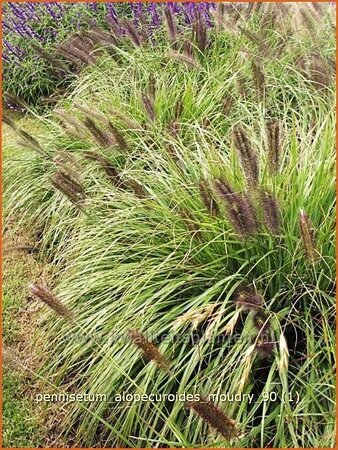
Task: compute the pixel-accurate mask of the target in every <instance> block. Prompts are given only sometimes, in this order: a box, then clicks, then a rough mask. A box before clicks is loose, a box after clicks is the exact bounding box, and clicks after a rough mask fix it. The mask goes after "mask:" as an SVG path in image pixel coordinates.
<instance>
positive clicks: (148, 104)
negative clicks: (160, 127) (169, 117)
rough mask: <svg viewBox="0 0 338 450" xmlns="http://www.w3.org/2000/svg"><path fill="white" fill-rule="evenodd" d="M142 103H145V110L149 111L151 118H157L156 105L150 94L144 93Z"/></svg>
mask: <svg viewBox="0 0 338 450" xmlns="http://www.w3.org/2000/svg"><path fill="white" fill-rule="evenodd" d="M142 103H143V107H144V110H145V112H146V113H147V115H148V117H149V119H150V120H152V121H154V120H155V118H156V116H155V106H154V102H153V101H152V99H151V98H150V97H149V95H146V94H143V95H142Z"/></svg>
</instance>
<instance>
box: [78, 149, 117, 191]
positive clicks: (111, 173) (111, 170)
mask: <svg viewBox="0 0 338 450" xmlns="http://www.w3.org/2000/svg"><path fill="white" fill-rule="evenodd" d="M84 156H85V157H86V158H88V159H90V160H92V161H96V162H97V163H98V164H99V165H100V166H101V167H102V169H103V170H104V171H105V172H106V174H107V176H108V178H109V179H110V181H111V182H112V184H113V185H114V186H116V187H124V184H123V181H122V179H121V176H120V174H119V172H118V171H117V169H115V167H113V165H112V163H111V162H110V160H109V159H108V158H106V157H105V156H103V155H100V154H98V153H96V152H85V153H84Z"/></svg>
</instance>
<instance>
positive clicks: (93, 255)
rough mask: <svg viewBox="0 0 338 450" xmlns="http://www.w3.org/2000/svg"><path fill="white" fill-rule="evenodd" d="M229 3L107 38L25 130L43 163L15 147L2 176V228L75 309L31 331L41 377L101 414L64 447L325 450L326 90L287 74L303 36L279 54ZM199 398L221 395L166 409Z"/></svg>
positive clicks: (329, 325) (293, 71) (330, 275)
mask: <svg viewBox="0 0 338 450" xmlns="http://www.w3.org/2000/svg"><path fill="white" fill-rule="evenodd" d="M201 5H202V4H201ZM228 6H229V8H228ZM237 6H239V5H236V8H235V9H234V5H223V7H224V8H223V9H220V8H218V11H219V12H222V16H221V17H218V16H217V15H216V16H215V20H218V24H217V26H209V25H210V24H209V23H208V20H204V19H203V20H202V19H201V18H200V17H198V18H197V21H196V22H194V18H191V20H190V19H189V20H187V21H188V22H189V23H188V24H186V23H185V21H182V20H180V19H179V18H178V17H177V15H175V19H176V20H175V22H174V23H171V20H172V19H173V18H172V17H171V14H172V12H173V9H170V12H167V13H166V14H163V17H162V18H161V21H162V22H163V21H164V22H163V26H160V27H158V28H157V29H156V31H153V30H152V31H153V34H152V35H151V36H152V37H153V40H151V39H150V38H149V39H148V40H147V39H146V38H145V41H144V40H143V39H144V37H143V35H142V43H141V44H142V45H137V44H135V43H133V42H131V41H132V37H131V36H130V33H129V34H123V33H120V35H119V38H118V40H119V45H118V46H116V53H117V55H118V58H116V57H114V56H113V55H111V53H110V51H109V49H104V47H105V45H101V46H100V44H99V43H98V42H97V39H96V43H95V48H96V50H98V54H97V56H96V58H95V62H93V63H92V64H90V65H88V66H86V67H83V68H82V69H81V72H79V76H78V79H77V80H76V82H74V84H73V88H72V93H71V95H70V96H66V97H65V98H64V99H63V100H62V101H60V103H59V104H58V105H57V107H56V109H55V110H54V111H53V112H50V113H49V114H48V116H46V117H41V118H39V120H38V122H37V123H38V126H39V128H38V129H37V130H36V134H34V138H35V139H36V140H37V141H38V143H39V144H40V146H41V147H42V149H43V150H44V151H45V152H47V154H48V155H49V157H48V158H46V157H44V156H43V155H42V154H40V153H38V152H36V151H34V150H33V148H26V147H25V148H22V147H20V146H19V145H18V144H17V143H16V142H15V144H11V148H12V149H13V147H14V150H12V151H15V152H16V155H17V154H20V158H16V157H12V158H9V160H7V161H5V171H4V175H5V183H4V189H5V195H4V206H5V211H6V216H5V223H7V221H9V220H11V219H12V218H19V220H20V221H21V223H23V224H25V226H30V227H32V229H33V230H34V231H37V228H36V227H37V226H38V227H39V231H40V235H39V243H40V252H41V255H44V256H48V257H49V258H50V259H51V261H52V262H53V263H54V267H55V270H54V271H53V276H54V279H53V286H56V287H57V292H58V297H59V298H60V299H62V303H64V304H65V305H67V307H68V308H69V309H70V310H71V311H76V323H75V322H74V325H73V324H72V327H70V326H69V324H67V322H66V321H64V320H62V317H60V318H57V319H55V317H53V318H52V319H47V325H46V328H47V332H48V336H50V342H49V343H48V345H49V346H50V347H49V348H50V352H49V353H48V357H47V359H46V361H45V364H44V366H43V367H42V368H41V374H42V375H43V376H45V377H47V378H49V377H52V378H53V383H54V384H56V385H58V386H62V385H63V384H64V383H67V382H69V380H71V382H72V387H73V388H74V390H76V391H79V392H86V393H100V394H105V395H106V396H107V398H108V399H109V401H107V402H99V403H98V402H89V401H88V402H83V403H81V405H79V403H76V402H74V403H72V404H69V405H67V407H66V412H65V418H64V422H63V423H64V425H65V429H66V430H69V433H72V435H74V434H76V437H77V439H78V441H79V442H81V445H83V446H84V447H92V446H102V445H103V446H107V447H110V448H112V447H129V448H130V447H143V448H150V447H154V446H159V447H161V446H162V447H171V448H173V447H177V448H182V447H185V448H191V447H196V446H199V447H204V448H205V447H220V448H224V447H229V445H231V446H234V447H236V448H255V447H257V448H264V447H273V448H278V447H294V448H297V447H307V448H309V447H312V448H327V447H332V446H334V436H335V433H334V431H335V429H334V426H335V424H334V416H333V409H334V400H335V396H334V372H333V370H332V367H333V365H334V358H335V351H334V345H335V333H334V327H335V296H334V289H335V245H334V242H335V233H334V230H335V209H334V208H335V154H334V143H335V113H334V85H333V84H332V81H329V80H328V84H327V88H326V89H325V94H324V93H323V91H321V90H318V89H317V88H316V87H315V86H314V85H313V83H310V82H309V81H308V80H307V79H306V77H305V76H304V75H303V74H302V73H300V72H299V70H298V68H297V67H296V66H295V64H294V61H295V59H296V58H297V57H299V53H302V54H304V55H309V54H311V52H312V46H313V38H312V36H310V35H309V33H308V32H302V33H300V34H298V33H297V31H295V30H293V33H292V37H291V38H290V39H289V40H287V36H286V34H287V32H286V30H287V31H289V30H290V29H292V17H291V16H290V15H289V14H287V13H285V14H284V15H283V14H282V13H281V12H280V11H279V10H278V20H275V21H274V20H269V21H267V18H266V16H265V14H266V7H265V5H262V6H261V8H260V9H257V8H254V9H252V10H251V12H250V13H248V10H247V9H246V6H245V5H241V7H240V8H239V7H238V9H237ZM200 7H201V8H202V6H200ZM171 8H173V7H171ZM205 8H206V6H205ZM276 8H277V6H276ZM290 8H291V6H290ZM287 10H288V11H289V7H287ZM186 11H188V12H189V11H190V10H189V9H188V6H187V10H186ZM276 11H277V10H276V9H274V5H269V14H270V13H276V14H277V12H276ZM188 12H187V14H188ZM153 14H155V13H153ZM189 14H190V13H189ZM169 16H170V17H169ZM189 17H190V16H189ZM194 17H195V16H194ZM208 17H209V15H208ZM263 19H265V23H269V26H268V27H267V28H264V29H262V27H261V25H260V24H261V23H262V22H263ZM270 19H271V17H270ZM173 20H174V19H173ZM210 20H211V19H210ZM142 21H143V20H142V17H141V15H139V16H138V22H137V23H134V24H133V26H134V27H135V28H136V31H137V33H138V36H141V31H142V30H144V26H143V24H142ZM113 22H114V25H112V27H111V28H114V31H111V32H112V33H113V34H114V38H115V39H117V36H116V33H118V30H119V29H120V28H123V22H121V21H119V20H115V19H114V21H113ZM202 22H203V23H202ZM228 23H230V25H231V26H226V25H227V24H228ZM319 23H320V25H318V27H321V33H319V34H318V41H317V42H316V46H317V47H318V48H320V49H321V51H322V52H323V54H325V55H326V57H329V58H330V57H332V55H333V53H334V37H333V36H332V28H330V24H329V23H327V22H326V21H321V22H319ZM137 24H138V25H137ZM211 25H213V23H211ZM173 27H174V28H173ZM239 27H240V28H239ZM284 27H285V30H284ZM242 29H244V30H245V32H243V31H242ZM134 31H135V30H134V29H133V32H134ZM105 32H107V33H109V32H110V31H108V30H105ZM281 37H283V38H284V39H285V40H287V42H288V44H287V45H286V46H285V47H284V48H283V50H281V53H280V55H279V58H271V57H270V56H266V55H267V53H266V51H267V48H268V49H269V51H274V50H276V49H277V48H278V49H279V50H280V42H279V39H280V38H281ZM257 38H258V39H257ZM140 39H141V38H140ZM277 41H278V42H277ZM150 43H151V45H150ZM202 49H203V51H202ZM248 55H249V57H248ZM253 55H255V56H256V57H257V61H261V60H262V65H261V66H260V67H262V68H264V69H263V70H264V77H265V84H264V95H263V96H262V97H260V99H258V96H257V92H256V89H255V88H254V86H253V83H252V64H251V62H252V57H253ZM187 61H188V62H189V63H191V61H192V62H193V64H186V63H187ZM182 62H183V63H182ZM257 64H258V63H257ZM153 77H155V79H156V83H154V81H153V80H154V78H153ZM241 80H244V83H245V85H244V88H245V89H244V90H245V96H241V92H240V89H239V82H240V81H241ZM144 98H146V101H145V102H144ZM79 105H80V106H81V108H79ZM88 110H90V111H91V113H89V112H88ZM60 111H61V115H60V114H59V112H60ZM68 117H69V118H71V120H69V121H67V118H68ZM60 119H61V120H63V122H64V123H63V126H61V125H60ZM88 119H89V120H88ZM15 126H16V127H17V128H23V129H24V124H23V122H22V120H20V121H19V122H18V123H15ZM5 127H6V130H7V131H9V130H8V126H7V125H5ZM27 132H28V131H27ZM7 145H8V143H6V142H5V148H6V146H7ZM60 155H62V156H63V158H62V161H61V162H60V161H59V157H60ZM55 157H57V161H56V159H55ZM60 164H61V165H60ZM67 168H68V170H67ZM69 169H71V170H69ZM74 172H75V173H74ZM75 174H77V175H76V176H74V175H75ZM55 177H56V180H57V183H58V186H54V187H53V184H52V181H53V182H54V184H55ZM55 187H57V189H55ZM60 191H61V192H60ZM78 194H79V195H78ZM75 195H76V196H75ZM78 197H79V199H78ZM77 200H80V202H78V201H77ZM74 203H75V206H80V208H79V207H74ZM41 230H42V231H41ZM130 330H131V331H130ZM128 331H129V339H125V337H126V336H128ZM78 334H79V335H81V339H77V338H74V336H77V335H78ZM83 335H85V336H87V337H88V339H86V340H84V339H82V337H83ZM145 336H147V338H146V337H145ZM136 338H137V339H136ZM136 340H137V342H136ZM93 342H95V345H93ZM157 342H160V345H159V346H157ZM163 358H164V359H163ZM145 359H146V360H147V361H148V363H146V361H145ZM150 361H152V362H153V363H150ZM164 361H165V362H164ZM167 363H168V364H169V365H170V371H169V370H168V371H167V370H161V368H162V367H166V364H167ZM319 385H320V389H318V386H319ZM201 392H208V393H210V395H212V394H215V395H219V396H221V394H223V395H225V394H228V395H232V394H233V395H235V394H239V395H240V396H241V397H240V400H238V401H237V400H236V401H235V400H234V401H230V400H224V399H223V400H222V397H220V398H219V399H218V400H217V401H216V400H215V401H213V402H211V404H209V403H204V406H203V405H202V403H200V402H197V403H196V402H195V403H194V400H193V401H192V403H191V401H190V403H189V399H187V400H186V401H188V409H189V410H190V411H191V412H192V413H193V414H190V413H189V411H187V409H186V408H184V405H185V403H186V401H185V400H183V401H180V400H176V399H173V397H172V396H173V395H174V396H175V395H176V394H181V395H182V396H184V395H186V394H191V395H197V394H200V393H201ZM123 393H124V394H129V395H131V398H134V396H141V397H142V395H149V394H154V393H156V394H157V396H158V397H157V399H156V401H155V399H154V398H149V399H148V401H133V400H128V399H126V398H122V399H120V400H116V397H117V396H118V395H121V394H123ZM286 393H289V394H290V393H295V394H296V393H297V395H295V397H294V398H297V396H299V398H300V399H301V400H300V401H298V402H297V401H296V400H295V401H292V400H291V397H292V396H290V395H288V394H286ZM267 394H269V395H268V398H267V399H266V398H265V397H266V395H267ZM249 396H250V398H252V400H251V401H250V400H249ZM283 398H284V399H286V400H285V402H283V401H282V399H283ZM207 400H208V401H210V398H208V399H207ZM201 405H202V406H201ZM216 405H217V407H216ZM304 417H305V418H306V420H304ZM232 421H235V422H236V425H235V424H234V423H233V422H232ZM210 430H214V431H215V432H217V433H214V434H212V433H210ZM229 443H230V444H229Z"/></svg>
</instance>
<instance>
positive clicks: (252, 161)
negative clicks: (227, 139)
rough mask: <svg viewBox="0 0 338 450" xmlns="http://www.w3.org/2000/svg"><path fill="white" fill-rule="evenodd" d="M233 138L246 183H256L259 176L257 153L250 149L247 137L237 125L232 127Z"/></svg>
mask: <svg viewBox="0 0 338 450" xmlns="http://www.w3.org/2000/svg"><path fill="white" fill-rule="evenodd" d="M233 140H234V146H235V148H236V150H237V153H238V155H239V157H240V160H241V164H242V167H243V170H244V173H245V175H246V178H247V181H248V183H249V184H250V185H253V184H254V185H257V184H258V178H259V164H258V157H257V153H256V152H255V151H254V150H253V149H252V146H251V143H250V141H249V138H248V137H247V135H246V133H245V131H244V129H243V128H242V127H241V126H239V125H238V126H236V127H234V129H233Z"/></svg>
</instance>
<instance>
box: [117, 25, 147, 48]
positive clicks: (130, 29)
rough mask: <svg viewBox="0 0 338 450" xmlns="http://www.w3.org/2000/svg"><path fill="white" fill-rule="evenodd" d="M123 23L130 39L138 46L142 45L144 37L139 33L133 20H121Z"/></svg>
mask: <svg viewBox="0 0 338 450" xmlns="http://www.w3.org/2000/svg"><path fill="white" fill-rule="evenodd" d="M121 23H122V25H123V26H124V28H125V30H126V32H127V34H128V36H129V37H130V40H131V41H132V42H133V43H134V44H135V45H136V46H137V47H140V46H141V45H142V38H141V36H140V34H139V33H138V31H137V29H136V28H135V25H134V24H133V21H132V20H130V19H123V20H121Z"/></svg>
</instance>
